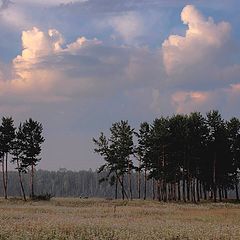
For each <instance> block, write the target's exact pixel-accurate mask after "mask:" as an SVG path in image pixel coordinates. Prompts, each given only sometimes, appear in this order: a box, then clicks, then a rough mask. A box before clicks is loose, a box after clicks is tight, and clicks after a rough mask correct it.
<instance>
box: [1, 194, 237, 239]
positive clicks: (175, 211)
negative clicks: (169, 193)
mask: <svg viewBox="0 0 240 240" xmlns="http://www.w3.org/2000/svg"><path fill="white" fill-rule="evenodd" d="M0 239H14V240H15V239H24V240H27V239H29V240H30V239H31V240H35V239H41V240H44V239H61V240H63V239H92V240H93V239H94V240H95V239H104V240H105V239H106V240H108V239H109V240H110V239H116V240H117V239H119V240H126V239H134V240H135V239H137V240H141V239H142V240H143V239H144V240H147V239H151V240H154V239H156V240H157V239H204V240H205V239H240V205H236V204H229V203H225V204H211V203H205V204H199V205H191V204H171V203H168V204H163V203H158V202H153V201H137V200H135V201H133V202H123V201H107V200H101V199H52V200H51V201H50V202H27V203H24V202H22V201H18V200H8V201H5V200H0Z"/></svg>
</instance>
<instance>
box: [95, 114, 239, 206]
mask: <svg viewBox="0 0 240 240" xmlns="http://www.w3.org/2000/svg"><path fill="white" fill-rule="evenodd" d="M93 142H94V145H95V149H94V151H95V152H96V153H97V154H99V155H100V156H101V157H102V158H103V159H104V161H105V163H104V164H103V165H102V166H100V167H99V169H98V172H99V173H102V172H104V173H105V174H104V176H103V177H102V178H101V179H100V182H108V183H109V184H110V185H112V186H113V185H114V186H115V195H114V196H115V198H116V199H117V198H118V197H119V190H118V189H119V188H120V189H121V197H122V199H133V198H134V197H135V195H134V194H133V190H132V187H133V184H135V183H134V182H133V180H132V175H133V172H135V174H136V175H137V179H138V180H137V189H138V190H137V191H138V194H137V198H141V197H142V198H143V199H146V197H147V183H148V182H149V181H151V182H152V193H153V194H152V195H153V198H156V199H158V200H159V201H184V202H186V201H190V202H195V203H197V202H200V201H201V200H209V199H210V200H212V201H214V202H216V201H223V200H226V199H228V198H229V193H230V191H231V192H232V191H233V190H234V191H235V198H236V199H237V200H239V193H238V185H239V170H240V121H239V119H238V118H236V117H232V118H231V119H230V120H228V121H226V120H224V119H223V118H222V116H221V114H220V113H219V111H217V110H212V111H209V112H208V113H207V114H206V116H203V115H202V114H201V113H199V112H193V113H190V114H188V115H184V114H176V115H173V116H171V117H160V118H156V119H155V120H154V121H153V122H152V123H147V122H143V123H141V125H140V128H139V130H138V131H136V130H135V129H134V128H132V127H131V126H130V125H129V123H128V121H120V122H116V123H113V124H112V126H111V128H110V133H109V134H108V135H105V134H104V133H101V134H100V136H99V137H98V138H93ZM142 175H143V176H144V177H143V180H142V177H141V176H142ZM142 189H143V190H142ZM141 191H143V192H141ZM231 197H232V195H231Z"/></svg>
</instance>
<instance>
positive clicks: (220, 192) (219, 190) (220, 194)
mask: <svg viewBox="0 0 240 240" xmlns="http://www.w3.org/2000/svg"><path fill="white" fill-rule="evenodd" d="M218 195H219V200H220V202H221V201H222V191H221V188H220V187H219V188H218Z"/></svg>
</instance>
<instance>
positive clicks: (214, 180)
mask: <svg viewBox="0 0 240 240" xmlns="http://www.w3.org/2000/svg"><path fill="white" fill-rule="evenodd" d="M216 158H217V156H216V152H214V160H213V198H214V202H217V188H216Z"/></svg>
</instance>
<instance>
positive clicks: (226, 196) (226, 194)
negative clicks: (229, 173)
mask: <svg viewBox="0 0 240 240" xmlns="http://www.w3.org/2000/svg"><path fill="white" fill-rule="evenodd" d="M224 194H225V199H228V190H227V188H225V189H224Z"/></svg>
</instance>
